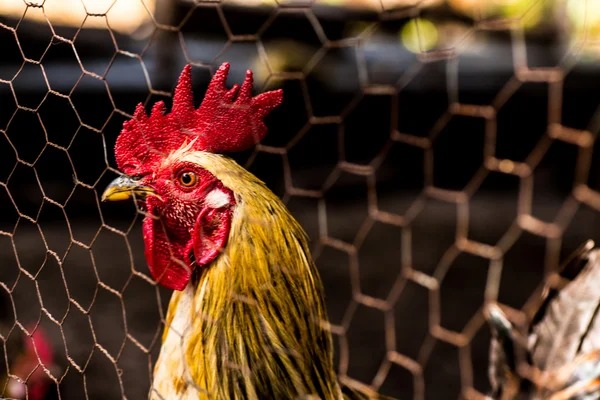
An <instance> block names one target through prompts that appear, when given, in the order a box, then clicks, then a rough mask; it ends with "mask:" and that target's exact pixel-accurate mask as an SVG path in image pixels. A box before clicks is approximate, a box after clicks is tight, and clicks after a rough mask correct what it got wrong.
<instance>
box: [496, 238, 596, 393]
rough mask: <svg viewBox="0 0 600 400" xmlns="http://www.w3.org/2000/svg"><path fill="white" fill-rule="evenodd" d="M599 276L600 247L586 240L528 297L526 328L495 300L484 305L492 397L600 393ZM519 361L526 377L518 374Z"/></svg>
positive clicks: (519, 368) (519, 369)
mask: <svg viewBox="0 0 600 400" xmlns="http://www.w3.org/2000/svg"><path fill="white" fill-rule="evenodd" d="M599 279H600V250H598V249H594V242H593V241H591V240H589V241H587V242H585V243H584V244H583V245H582V246H581V247H580V248H579V249H578V250H577V251H575V252H574V253H573V254H572V255H571V256H570V257H569V258H568V259H567V261H566V262H565V263H564V265H563V266H562V267H561V268H560V270H559V272H558V273H557V274H554V276H553V277H552V281H553V282H554V285H549V284H547V285H545V287H544V290H543V292H542V293H541V295H536V296H534V297H533V298H532V300H533V301H534V303H532V304H533V305H534V307H528V308H530V309H532V310H534V311H535V312H534V313H531V314H532V318H531V322H530V323H529V324H528V325H527V326H526V329H525V332H519V330H517V329H515V327H513V325H512V324H511V322H510V321H509V320H508V318H507V317H506V315H505V314H504V313H503V311H502V310H501V309H500V307H498V306H497V305H496V304H493V303H492V304H490V305H488V307H487V309H486V314H487V315H486V316H487V319H488V323H489V325H490V328H491V331H492V342H491V346H490V368H489V376H490V381H491V384H492V393H491V395H492V398H494V399H522V400H525V399H536V400H537V399H549V400H591V399H598V398H600V346H599V341H600V324H599V322H598V318H597V314H598V311H599V310H600V286H599V285H598V280H599ZM549 282H550V281H549ZM557 282H558V284H557ZM561 282H562V283H561ZM557 286H558V287H557ZM523 365H528V366H529V369H530V370H531V371H530V372H529V374H528V375H530V376H529V378H530V379H531V380H526V379H522V378H521V376H523V372H525V371H527V369H523ZM532 367H533V368H532ZM531 375H532V376H531ZM532 380H533V381H535V383H534V382H532Z"/></svg>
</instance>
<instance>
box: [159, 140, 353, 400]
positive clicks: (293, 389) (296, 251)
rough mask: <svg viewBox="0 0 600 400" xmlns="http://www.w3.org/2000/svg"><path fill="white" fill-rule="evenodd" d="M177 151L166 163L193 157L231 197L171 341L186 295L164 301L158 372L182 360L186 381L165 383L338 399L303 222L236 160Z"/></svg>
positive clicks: (214, 393)
mask: <svg viewBox="0 0 600 400" xmlns="http://www.w3.org/2000/svg"><path fill="white" fill-rule="evenodd" d="M183 150H184V149H182V151H179V152H176V153H174V154H172V155H171V156H170V157H169V158H167V160H165V163H169V162H172V161H173V160H178V161H182V160H183V161H189V162H193V163H195V164H198V165H199V166H201V167H202V168H205V169H206V170H208V171H209V172H211V173H212V174H213V175H215V176H216V177H217V178H218V179H220V180H221V182H222V183H223V184H224V185H225V186H226V187H228V188H229V189H231V190H232V191H233V192H234V194H235V197H236V202H237V204H236V207H235V211H234V213H233V218H232V226H231V231H230V234H229V239H228V243H227V246H226V248H225V249H224V250H223V253H222V254H221V255H219V257H218V258H217V259H216V260H215V261H214V262H213V263H212V264H211V265H209V266H208V267H206V268H204V269H202V270H201V271H200V274H199V275H200V276H199V278H198V279H197V282H196V285H195V287H194V288H193V299H192V302H193V306H192V307H191V310H190V314H189V325H190V326H189V327H188V329H187V330H186V332H187V333H186V335H184V336H185V339H183V340H181V341H177V340H175V339H172V340H171V339H169V338H170V337H171V336H170V335H172V334H171V333H170V332H169V330H170V326H171V325H172V323H173V321H174V318H176V317H175V315H176V312H180V310H179V311H176V310H177V308H178V307H179V306H182V305H183V303H182V300H181V298H182V296H185V295H184V294H182V293H176V294H175V295H174V296H173V298H172V300H171V304H170V305H169V310H168V313H167V319H166V323H167V326H166V329H165V333H164V335H163V342H164V343H163V349H161V355H160V357H159V360H158V362H157V366H156V370H155V373H159V370H160V371H161V372H160V374H164V373H166V372H164V371H168V370H169V369H177V370H180V369H181V368H183V369H184V370H185V373H186V374H188V375H189V377H188V379H189V380H191V382H188V387H186V388H185V389H181V388H182V386H181V385H180V382H179V381H176V382H175V381H174V382H172V383H169V384H168V388H167V389H165V390H169V391H173V390H177V387H179V388H180V389H179V392H180V393H178V394H181V392H182V390H183V391H185V394H186V395H187V397H184V398H190V399H192V398H200V395H199V394H196V395H195V396H194V394H190V393H191V392H190V390H196V388H195V387H199V388H202V389H204V390H206V391H207V392H208V394H209V397H210V398H215V399H263V398H273V399H292V398H298V397H306V396H309V395H316V396H319V397H320V398H322V399H325V400H329V399H341V398H342V394H341V390H340V387H339V385H338V383H337V379H336V376H335V371H334V366H333V348H332V340H331V335H330V333H329V332H328V331H325V330H324V329H323V328H322V321H327V319H328V318H327V312H326V309H325V304H324V295H323V288H322V284H321V281H320V278H319V274H318V272H317V270H316V267H315V265H314V263H313V261H312V258H311V256H310V252H309V249H308V244H307V237H306V234H305V232H304V230H303V229H302V228H301V226H300V225H299V224H298V222H297V221H296V220H295V219H294V218H293V217H292V216H291V215H290V213H289V211H288V210H287V208H286V207H285V205H284V204H283V203H282V202H281V201H280V200H279V198H278V197H277V196H275V195H274V194H273V193H272V192H271V191H270V190H269V189H268V188H267V187H266V186H265V185H264V183H263V182H261V181H260V180H259V179H258V178H256V177H255V176H254V175H252V174H251V173H249V172H248V171H246V170H245V169H244V168H242V167H241V166H239V165H238V164H237V163H236V162H234V161H233V160H231V159H229V158H227V157H225V156H222V155H218V154H212V153H205V152H187V151H183ZM186 318H187V317H186ZM167 344H168V347H173V346H175V347H176V346H183V353H184V355H183V356H181V357H180V356H179V355H178V353H177V351H176V350H169V349H167V350H165V349H164V347H165V346H166V345H167ZM179 357H180V358H179ZM169 360H170V361H169ZM168 362H172V363H173V364H172V367H166V365H167V364H166V363H168ZM182 364H185V365H182ZM158 380H159V378H158V377H156V376H155V389H156V391H158V392H160V388H159V387H158V386H160V385H159V382H158ZM165 387H167V386H165ZM163 396H164V397H165V398H169V397H168V396H165V395H164V394H163Z"/></svg>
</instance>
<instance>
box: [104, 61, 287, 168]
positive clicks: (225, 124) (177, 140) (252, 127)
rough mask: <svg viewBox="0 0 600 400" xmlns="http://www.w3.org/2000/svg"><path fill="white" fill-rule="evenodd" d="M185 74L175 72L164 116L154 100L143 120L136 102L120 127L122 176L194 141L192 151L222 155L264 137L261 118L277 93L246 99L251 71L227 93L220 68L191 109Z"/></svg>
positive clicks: (279, 96) (118, 147)
mask: <svg viewBox="0 0 600 400" xmlns="http://www.w3.org/2000/svg"><path fill="white" fill-rule="evenodd" d="M191 72H192V68H191V66H190V65H186V66H185V68H184V69H183V71H182V72H181V76H180V77H179V82H178V83H177V87H176V88H175V94H174V96H173V108H172V110H171V112H170V113H168V114H165V113H164V112H165V104H164V102H162V101H159V102H157V103H156V104H154V106H153V107H152V112H151V113H150V116H148V115H147V114H146V111H145V109H144V106H143V104H141V103H140V104H138V106H137V107H136V109H135V112H134V114H133V118H132V119H131V120H129V121H126V122H125V123H124V124H123V130H122V131H121V134H120V135H119V137H118V138H117V143H116V145H115V155H116V159H117V165H118V166H119V168H120V169H121V170H122V171H123V172H125V173H126V174H129V175H139V174H143V173H145V172H148V171H150V170H151V169H152V168H153V167H154V166H155V165H156V163H158V162H160V160H161V159H163V158H164V157H165V156H167V155H168V154H169V153H171V152H172V151H175V150H178V149H179V148H181V147H182V146H183V145H185V144H187V143H190V142H192V141H194V140H195V141H194V143H193V145H192V147H191V149H192V150H202V151H209V152H212V153H227V152H237V151H243V150H246V149H249V148H250V147H252V146H253V145H255V144H256V143H258V142H259V141H261V140H262V139H263V138H264V137H265V135H266V133H267V127H266V126H265V124H264V122H263V119H264V118H265V117H266V115H267V114H268V113H269V112H270V111H271V110H273V109H274V108H275V107H277V106H278V105H279V104H281V102H282V100H283V91H282V90H281V89H279V90H274V91H270V92H265V93H262V94H259V95H258V96H256V97H252V71H250V70H248V71H247V72H246V79H245V80H244V83H243V84H242V86H241V87H240V86H239V85H237V84H236V85H234V86H233V87H232V88H231V89H229V90H228V89H227V87H226V86H225V83H226V81H227V74H228V72H229V63H224V64H222V65H221V67H219V69H218V70H217V72H216V73H215V75H214V76H213V78H212V80H211V82H210V84H209V86H208V90H207V91H206V95H205V96H204V100H203V101H202V104H201V105H200V107H199V108H198V109H195V108H194V96H193V93H192V74H191ZM236 95H237V96H236Z"/></svg>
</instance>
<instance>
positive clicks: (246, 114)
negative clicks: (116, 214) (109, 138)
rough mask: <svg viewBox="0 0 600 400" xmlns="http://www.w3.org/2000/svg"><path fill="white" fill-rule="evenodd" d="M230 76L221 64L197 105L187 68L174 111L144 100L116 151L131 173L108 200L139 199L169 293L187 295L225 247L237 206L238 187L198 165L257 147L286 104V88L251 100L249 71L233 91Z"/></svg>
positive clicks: (152, 255)
mask: <svg viewBox="0 0 600 400" xmlns="http://www.w3.org/2000/svg"><path fill="white" fill-rule="evenodd" d="M228 72H229V64H228V63H224V64H223V65H221V67H220V68H219V69H218V70H217V72H216V73H215V75H214V76H213V78H212V80H211V82H210V84H209V87H208V90H207V92H206V95H205V97H204V100H203V102H202V104H201V105H200V107H199V108H195V107H194V99H193V94H192V82H191V66H190V65H187V66H186V67H185V68H184V69H183V72H182V73H181V76H180V78H179V82H178V84H177V87H176V89H175V93H174V96H173V106H172V110H171V112H170V113H165V105H164V103H163V102H162V101H159V102H157V103H156V104H155V105H154V106H153V108H152V111H151V113H150V115H147V114H146V111H145V109H144V106H143V104H141V103H140V104H139V105H138V106H137V108H136V110H135V112H134V114H133V118H132V119H131V120H129V121H126V122H125V123H124V124H123V130H122V131H121V134H120V135H119V137H118V139H117V143H116V146H115V155H116V161H117V165H118V167H119V169H120V170H121V171H122V172H123V173H124V175H122V176H120V177H118V178H117V179H115V180H114V181H113V182H111V183H110V184H109V186H108V187H107V188H106V190H105V191H104V194H103V195H102V200H103V201H113V200H125V199H129V198H132V197H133V198H135V199H136V200H138V201H139V202H140V203H141V205H142V207H143V208H144V209H145V211H146V217H145V219H144V222H143V235H144V243H145V254H146V260H147V263H148V267H149V269H150V272H151V274H152V276H153V278H154V279H155V280H156V281H157V282H159V283H160V284H162V285H163V286H165V287H167V288H170V289H174V290H183V289H184V288H185V286H186V285H187V283H188V282H189V280H190V278H191V275H192V271H193V269H194V268H195V267H196V266H205V265H207V264H208V263H210V262H211V261H213V260H214V259H215V258H216V257H217V256H218V255H219V253H220V252H221V251H222V249H224V247H225V245H226V243H227V239H228V237H229V231H230V228H231V220H232V216H233V213H234V211H235V207H236V193H235V188H233V187H230V186H231V185H228V184H227V182H226V181H224V180H223V177H222V176H221V177H220V176H219V172H218V171H215V169H214V168H213V169H212V170H211V168H207V166H206V165H203V163H202V162H199V161H198V160H202V159H209V158H211V157H212V156H214V155H217V154H222V153H228V152H237V151H243V150H246V149H249V148H250V147H252V146H253V145H255V144H256V143H258V142H259V141H260V140H262V138H263V137H264V136H265V134H266V132H267V128H266V126H265V124H264V122H263V119H264V117H265V116H266V115H267V114H268V113H269V112H270V111H271V110H272V109H273V108H275V107H277V106H278V105H279V104H281V101H282V99H283V92H282V90H276V91H270V92H265V93H262V94H260V95H258V96H256V97H252V86H253V84H252V72H251V71H250V70H248V71H247V73H246V79H245V81H244V82H243V84H242V85H241V86H239V85H237V84H236V85H234V86H233V87H232V88H231V89H227V87H226V86H225V85H226V81H227V74H228ZM189 155H194V157H189ZM212 158H214V157H212Z"/></svg>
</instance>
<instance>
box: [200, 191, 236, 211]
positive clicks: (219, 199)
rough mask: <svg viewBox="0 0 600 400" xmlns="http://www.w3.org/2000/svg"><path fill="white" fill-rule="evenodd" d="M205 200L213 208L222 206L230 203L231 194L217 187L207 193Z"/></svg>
mask: <svg viewBox="0 0 600 400" xmlns="http://www.w3.org/2000/svg"><path fill="white" fill-rule="evenodd" d="M204 201H205V202H206V205H207V206H209V207H212V208H221V207H223V206H226V205H227V204H229V202H230V199H229V195H228V194H227V193H225V192H223V191H222V190H219V189H215V190H213V191H212V192H210V193H209V194H207V195H206V197H205V199H204Z"/></svg>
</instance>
